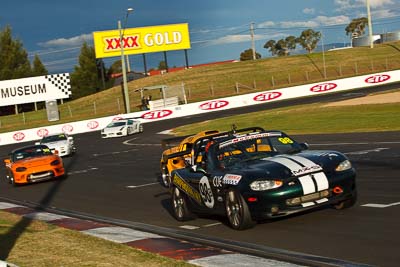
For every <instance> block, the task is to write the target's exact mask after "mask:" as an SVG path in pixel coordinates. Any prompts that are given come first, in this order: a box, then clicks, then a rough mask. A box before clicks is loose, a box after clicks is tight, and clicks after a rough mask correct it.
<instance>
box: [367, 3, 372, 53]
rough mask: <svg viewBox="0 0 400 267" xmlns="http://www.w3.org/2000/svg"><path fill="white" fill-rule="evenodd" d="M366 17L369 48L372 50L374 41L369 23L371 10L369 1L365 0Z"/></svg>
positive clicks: (370, 23)
mask: <svg viewBox="0 0 400 267" xmlns="http://www.w3.org/2000/svg"><path fill="white" fill-rule="evenodd" d="M367 16H368V31H369V42H370V43H369V46H370V47H371V48H374V40H373V39H372V38H373V37H372V22H371V9H370V7H369V0H367Z"/></svg>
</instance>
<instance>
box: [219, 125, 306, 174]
mask: <svg viewBox="0 0 400 267" xmlns="http://www.w3.org/2000/svg"><path fill="white" fill-rule="evenodd" d="M299 150H300V146H299V144H298V143H297V142H296V141H294V140H292V139H291V138H290V137H288V136H286V135H283V134H281V133H276V134H275V133H273V134H271V133H259V134H252V135H245V136H238V137H236V138H232V139H229V140H226V141H224V142H221V143H220V144H219V146H218V148H217V150H216V151H215V153H216V160H217V161H218V162H219V163H220V165H223V166H224V167H231V166H233V165H237V164H240V163H244V162H248V161H250V160H255V159H261V158H266V157H271V156H274V155H277V154H290V153H294V152H298V151H299Z"/></svg>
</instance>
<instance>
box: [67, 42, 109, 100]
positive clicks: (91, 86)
mask: <svg viewBox="0 0 400 267" xmlns="http://www.w3.org/2000/svg"><path fill="white" fill-rule="evenodd" d="M101 83H102V82H101V78H99V77H98V68H97V65H96V56H95V52H94V48H93V47H91V46H89V45H88V44H87V43H86V42H84V43H83V44H82V48H81V54H80V55H79V66H75V67H74V71H73V72H72V74H71V88H72V97H73V98H74V99H76V98H79V97H83V96H86V95H90V94H93V93H96V92H97V91H98V90H99V89H100V88H101Z"/></svg>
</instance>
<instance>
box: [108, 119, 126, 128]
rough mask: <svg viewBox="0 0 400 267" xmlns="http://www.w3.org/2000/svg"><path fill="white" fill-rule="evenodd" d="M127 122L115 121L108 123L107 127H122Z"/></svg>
mask: <svg viewBox="0 0 400 267" xmlns="http://www.w3.org/2000/svg"><path fill="white" fill-rule="evenodd" d="M125 124H126V122H125V121H114V122H112V123H110V124H109V125H107V128H112V127H122V126H125Z"/></svg>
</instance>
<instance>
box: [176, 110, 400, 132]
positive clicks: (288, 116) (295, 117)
mask: <svg viewBox="0 0 400 267" xmlns="http://www.w3.org/2000/svg"><path fill="white" fill-rule="evenodd" d="M399 121H400V104H399V103H394V104H374V105H357V106H340V107H339V106H337V107H326V106H325V104H323V103H315V104H309V105H299V106H291V107H285V108H279V109H273V110H266V111H263V112H253V113H248V114H243V115H237V116H232V117H229V118H220V119H216V120H212V121H205V122H201V123H195V124H190V125H185V126H182V127H178V128H175V129H173V131H172V133H173V134H174V135H189V134H193V133H197V132H199V131H202V130H211V129H212V130H214V129H217V130H220V131H225V130H230V129H231V126H232V124H236V126H237V127H238V128H245V127H251V126H261V127H263V128H265V129H276V130H282V131H284V132H286V133H288V134H317V133H321V134H322V133H351V132H376V131H399V130H400V123H399Z"/></svg>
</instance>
